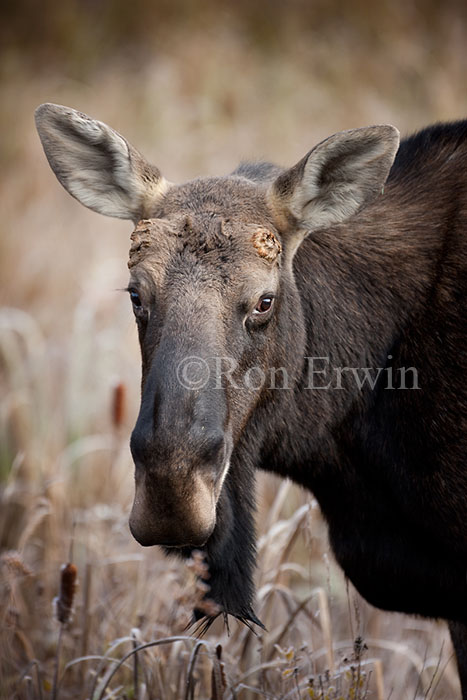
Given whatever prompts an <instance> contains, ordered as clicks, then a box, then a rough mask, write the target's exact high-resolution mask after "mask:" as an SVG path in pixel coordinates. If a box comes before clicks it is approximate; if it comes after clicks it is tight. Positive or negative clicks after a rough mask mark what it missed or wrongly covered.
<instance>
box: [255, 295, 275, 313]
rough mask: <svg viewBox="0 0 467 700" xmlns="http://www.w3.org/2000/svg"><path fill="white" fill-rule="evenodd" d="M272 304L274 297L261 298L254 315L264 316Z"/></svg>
mask: <svg viewBox="0 0 467 700" xmlns="http://www.w3.org/2000/svg"><path fill="white" fill-rule="evenodd" d="M273 303H274V297H273V296H264V297H261V299H260V300H259V301H258V303H257V304H256V306H255V313H256V314H265V313H267V312H268V311H269V310H270V309H271V307H272V305H273Z"/></svg>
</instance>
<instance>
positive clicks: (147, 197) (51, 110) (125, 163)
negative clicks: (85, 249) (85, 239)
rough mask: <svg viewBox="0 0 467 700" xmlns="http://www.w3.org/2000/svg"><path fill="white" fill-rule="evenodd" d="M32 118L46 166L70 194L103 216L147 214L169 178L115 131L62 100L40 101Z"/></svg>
mask: <svg viewBox="0 0 467 700" xmlns="http://www.w3.org/2000/svg"><path fill="white" fill-rule="evenodd" d="M35 119H36V126H37V131H38V132H39V136H40V139H41V141H42V146H43V147H44V151H45V155H46V156H47V160H48V161H49V164H50V167H51V168H52V170H53V171H54V173H55V175H56V176H57V178H58V180H59V181H60V182H61V184H62V185H63V187H64V188H65V189H66V190H67V191H68V192H69V193H70V194H71V195H73V197H75V198H76V199H77V200H79V201H80V202H81V203H82V204H84V205H85V206H86V207H89V208H90V209H93V210H94V211H97V212H99V213H100V214H105V215H106V216H114V217H117V218H119V219H132V220H133V221H138V220H139V219H141V218H145V217H150V215H151V213H152V210H153V208H154V203H155V201H156V200H157V199H158V198H159V197H160V196H161V195H162V194H163V193H164V191H165V190H166V189H167V187H168V183H167V181H166V180H165V179H164V178H163V177H162V175H161V173H160V172H159V170H157V168H155V167H153V166H152V165H150V164H149V163H148V162H147V161H146V160H145V159H144V158H143V156H141V155H140V154H139V153H138V151H137V150H136V149H135V148H133V146H131V145H130V144H129V143H128V142H127V141H126V140H125V139H124V138H123V137H122V136H120V134H118V133H117V132H116V131H114V130H113V129H111V128H110V127H109V126H107V125H106V124H103V123H102V122H99V121H96V120H95V119H91V118H90V117H88V116H86V114H82V113H81V112H77V111H76V110H74V109H70V108H68V107H62V106H61V105H54V104H43V105H41V106H40V107H38V108H37V109H36V113H35Z"/></svg>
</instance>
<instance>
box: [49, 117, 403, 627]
mask: <svg viewBox="0 0 467 700" xmlns="http://www.w3.org/2000/svg"><path fill="white" fill-rule="evenodd" d="M36 124H37V128H38V131H39V135H40V138H41V140H42V144H43V147H44V150H45V153H46V156H47V158H48V161H49V163H50V166H51V167H52V170H53V171H54V173H55V175H56V176H57V178H58V180H59V181H60V182H61V184H62V185H63V186H64V187H65V189H66V190H67V191H68V192H69V193H70V194H71V195H73V197H75V198H76V199H78V200H79V201H80V202H81V203H82V204H84V205H85V206H87V207H89V208H91V209H93V210H94V211H97V212H99V213H101V214H105V215H107V216H113V217H119V218H124V219H130V220H132V221H133V222H134V224H135V225H136V228H135V230H134V232H133V234H132V236H131V239H132V242H131V249H130V258H129V269H130V281H129V285H128V292H129V296H130V300H131V303H132V307H133V312H134V315H135V319H136V324H137V327H138V333H139V341H140V346H141V355H142V396H141V408H140V411H139V416H138V419H137V421H136V425H135V428H134V430H133V433H132V436H131V451H132V455H133V459H134V463H135V498H134V504H133V508H132V511H131V515H130V529H131V532H132V534H133V536H134V537H135V538H136V539H137V540H138V542H140V543H141V544H142V545H145V546H148V545H162V546H163V547H165V548H166V549H167V551H168V552H176V553H180V554H181V555H183V556H188V555H189V554H190V552H191V551H192V550H193V549H201V550H202V551H203V552H204V553H205V556H206V558H207V562H208V564H209V568H210V574H211V578H210V588H211V590H210V592H209V597H210V598H212V599H214V601H215V602H216V603H218V605H219V606H220V608H221V609H222V611H223V612H224V613H226V614H232V615H235V616H236V617H238V618H240V619H243V620H245V621H248V620H252V621H255V622H257V620H256V618H255V615H254V613H253V609H252V600H253V593H254V588H253V584H252V577H253V571H254V561H255V535H254V508H255V496H254V473H255V469H256V468H257V467H261V468H265V465H264V464H263V459H262V455H263V454H264V452H265V446H267V444H268V441H269V440H270V439H271V435H273V434H274V435H277V434H280V433H281V431H283V430H284V429H285V427H284V426H286V424H287V416H288V412H289V411H290V410H291V406H292V405H293V402H294V390H295V388H296V386H297V385H298V383H299V382H300V378H301V376H302V373H303V363H304V356H305V343H306V333H307V321H306V318H305V315H304V311H303V299H302V294H303V293H302V292H301V293H299V291H298V289H299V288H298V286H297V279H296V275H295V273H294V258H295V256H296V254H297V251H298V250H299V249H300V244H301V242H302V241H303V240H304V238H305V237H307V236H308V235H310V234H311V233H312V232H313V231H316V230H318V229H322V228H325V227H326V228H329V227H332V226H333V225H335V224H338V223H339V222H341V221H344V220H346V219H349V218H350V217H352V216H353V215H354V214H356V213H357V212H359V211H360V210H361V209H362V208H363V207H365V206H366V205H367V204H368V203H369V202H371V201H372V200H373V199H374V198H376V197H377V196H378V194H379V193H380V192H381V190H382V187H383V185H384V182H385V180H386V178H387V175H388V173H389V170H390V167H391V165H392V162H393V159H394V156H395V153H396V150H397V147H398V143H399V137H398V132H397V130H396V129H395V128H394V127H391V126H373V127H368V128H362V129H355V130H352V131H346V132H342V133H339V134H336V135H334V136H331V137H330V138H328V139H326V140H325V141H323V142H322V143H320V144H318V145H317V146H316V147H315V148H313V149H312V150H311V151H310V152H309V153H307V154H306V155H305V157H304V158H302V160H300V161H299V162H298V163H297V164H296V165H295V166H293V167H292V168H290V169H282V168H278V167H276V166H273V165H271V164H267V163H257V164H243V165H241V166H240V167H239V168H238V169H237V170H235V171H234V172H233V173H232V174H230V175H227V176H225V177H209V178H199V179H195V180H192V181H190V182H187V183H185V184H181V185H175V184H173V183H171V182H169V181H168V180H166V179H165V178H164V177H163V175H162V174H161V173H160V172H159V170H158V169H157V168H155V167H154V166H152V165H150V164H149V163H148V162H146V160H145V159H144V158H143V157H142V156H141V155H140V154H139V153H138V152H137V151H136V150H135V149H134V148H133V146H131V145H130V144H129V143H128V142H127V141H126V140H125V139H124V138H123V137H122V136H120V135H119V134H118V133H117V132H115V131H113V130H112V129H111V128H110V127H108V126H107V125H105V124H103V123H102V122H99V121H96V120H94V119H91V118H89V117H87V116H86V115H84V114H81V113H79V112H77V111H75V110H72V109H69V108H66V107H62V106H58V105H52V104H45V105H42V106H40V107H39V108H38V109H37V111H36ZM307 274H308V275H310V276H312V275H313V269H309V270H308V271H307ZM278 385H279V389H281V390H276V389H277V388H278ZM283 389H286V390H283ZM266 468H267V465H266Z"/></svg>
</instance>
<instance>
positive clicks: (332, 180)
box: [268, 125, 399, 249]
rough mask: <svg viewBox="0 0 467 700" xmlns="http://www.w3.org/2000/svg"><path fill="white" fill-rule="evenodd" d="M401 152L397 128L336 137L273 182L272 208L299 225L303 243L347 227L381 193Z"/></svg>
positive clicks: (363, 131) (384, 128) (322, 143)
mask: <svg viewBox="0 0 467 700" xmlns="http://www.w3.org/2000/svg"><path fill="white" fill-rule="evenodd" d="M398 147H399V132H398V130H397V129H396V128H395V127H393V126H388V125H384V126H369V127H365V128H363V129H353V130H351V131H342V132H340V133H338V134H335V135H334V136H331V137H330V138H328V139H326V140H325V141H322V142H321V143H320V144H318V145H317V146H316V147H315V148H314V149H313V150H312V151H310V152H309V153H308V154H307V155H306V156H305V157H304V158H303V159H302V160H301V161H299V162H298V163H297V164H296V165H295V166H294V167H292V168H290V170H286V171H285V172H284V173H282V174H281V175H280V176H279V177H278V178H277V179H276V180H275V182H274V183H273V184H272V185H271V188H270V190H269V192H268V200H269V204H270V206H271V208H272V209H273V210H274V212H275V214H276V215H277V216H278V217H281V218H282V219H283V220H287V219H288V220H290V219H291V218H292V219H293V220H294V221H295V223H296V224H297V223H298V227H297V226H294V228H295V230H297V228H298V229H300V230H301V233H300V236H301V237H302V238H303V236H304V235H306V233H307V232H310V231H313V230H316V229H320V228H325V227H327V226H330V225H332V224H335V223H338V222H340V221H344V220H345V219H348V218H349V217H350V216H352V215H353V214H355V213H356V212H357V211H358V210H359V209H361V208H363V207H364V206H366V205H367V204H368V203H369V202H371V201H372V200H373V199H374V198H375V197H377V196H378V194H380V193H381V190H382V188H383V185H384V183H385V181H386V178H387V176H388V174H389V171H390V169H391V165H392V163H393V161H394V158H395V155H396V152H397V149H398ZM297 245H298V243H296V245H295V249H296V247H297Z"/></svg>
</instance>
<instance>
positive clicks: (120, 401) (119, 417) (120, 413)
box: [112, 382, 126, 430]
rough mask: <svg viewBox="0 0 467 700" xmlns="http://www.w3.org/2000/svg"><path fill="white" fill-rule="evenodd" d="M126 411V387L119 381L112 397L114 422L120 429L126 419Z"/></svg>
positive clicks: (115, 426) (116, 427)
mask: <svg viewBox="0 0 467 700" xmlns="http://www.w3.org/2000/svg"><path fill="white" fill-rule="evenodd" d="M125 413H126V387H125V384H124V383H123V382H119V383H118V384H117V385H116V386H115V387H114V390H113V399H112V424H113V426H114V428H115V429H116V430H118V429H119V428H120V427H121V425H123V422H124V420H125Z"/></svg>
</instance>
